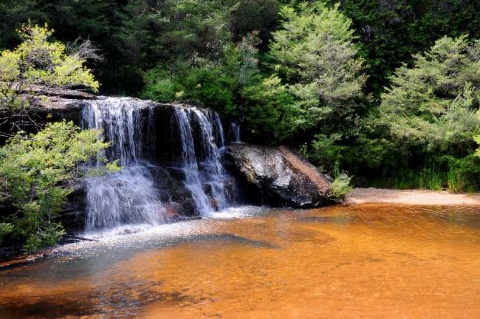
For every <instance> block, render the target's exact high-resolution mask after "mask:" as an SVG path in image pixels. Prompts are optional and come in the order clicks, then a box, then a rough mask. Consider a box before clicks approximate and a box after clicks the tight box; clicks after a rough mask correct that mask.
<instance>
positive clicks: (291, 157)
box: [226, 144, 331, 208]
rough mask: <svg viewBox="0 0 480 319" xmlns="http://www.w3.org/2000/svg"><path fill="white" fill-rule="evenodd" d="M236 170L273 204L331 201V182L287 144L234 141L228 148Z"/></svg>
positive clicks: (306, 205)
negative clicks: (263, 144)
mask: <svg viewBox="0 0 480 319" xmlns="http://www.w3.org/2000/svg"><path fill="white" fill-rule="evenodd" d="M226 154H227V158H228V159H229V160H230V162H231V165H232V166H233V169H234V170H235V171H236V172H237V174H238V175H239V176H240V177H241V178H242V179H243V180H244V182H246V184H247V186H248V187H250V190H252V188H253V192H252V191H250V194H252V193H254V194H256V195H257V198H258V197H260V198H261V200H262V201H263V202H264V203H266V204H268V205H272V206H292V207H301V208H310V207H319V206H322V205H326V204H327V203H328V202H329V199H328V195H329V194H330V192H331V181H330V180H329V179H328V178H327V177H326V176H325V175H323V174H322V173H320V171H319V170H318V169H317V168H316V167H315V166H313V165H312V164H310V163H309V162H308V161H306V160H305V159H304V158H302V157H301V156H300V155H299V154H297V153H295V152H293V151H292V150H290V149H288V148H287V147H284V146H281V147H276V148H274V147H265V146H257V145H249V144H233V145H230V146H229V147H228V148H227V153H226Z"/></svg>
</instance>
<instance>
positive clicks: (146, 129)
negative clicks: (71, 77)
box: [83, 98, 230, 231]
mask: <svg viewBox="0 0 480 319" xmlns="http://www.w3.org/2000/svg"><path fill="white" fill-rule="evenodd" d="M155 107H160V105H158V104H155V103H153V102H148V101H141V100H138V99H132V98H108V99H105V100H95V101H89V102H86V106H85V108H84V111H83V125H84V127H86V128H97V129H101V130H102V131H103V135H104V136H103V137H104V138H105V140H106V141H108V142H110V144H111V146H110V147H109V148H108V149H107V151H106V154H99V155H106V156H107V158H108V159H109V160H114V159H116V160H118V163H119V164H120V165H121V166H122V169H121V170H120V171H119V172H116V173H112V174H108V175H106V176H102V177H94V178H90V179H88V180H87V182H86V185H87V205H86V206H87V219H86V230H87V231H92V230H99V229H106V228H114V227H117V226H121V225H130V224H150V225H156V224H161V223H164V222H166V221H168V220H169V217H167V215H171V213H172V211H174V213H175V214H182V213H184V212H182V211H180V212H179V211H178V210H182V209H184V207H185V206H188V207H190V208H191V209H192V210H193V212H190V213H189V214H194V215H200V216H208V215H209V214H210V213H211V212H213V211H217V210H222V209H225V208H226V207H227V206H228V205H229V202H230V200H229V196H228V194H227V193H228V192H227V191H226V183H227V179H228V175H227V174H226V173H225V170H224V167H223V165H222V161H221V158H222V150H223V147H224V144H225V138H224V131H223V127H222V123H221V120H220V117H219V116H218V114H217V113H215V112H212V111H210V110H206V109H200V108H196V107H185V106H181V105H172V106H168V109H169V110H170V111H169V112H170V113H169V114H170V115H169V116H170V117H171V119H170V123H172V124H173V126H172V127H165V128H160V129H161V130H162V129H163V131H165V132H167V131H168V130H170V131H171V132H173V133H171V140H170V141H163V142H159V143H158V144H159V145H157V141H156V132H158V127H157V126H158V124H157V121H158V119H157V118H156V117H155V116H156V115H155V114H156V113H155ZM163 107H164V106H163ZM162 116H163V117H165V115H162ZM160 122H161V121H160ZM163 135H168V134H167V133H165V134H163ZM159 137H161V136H160V135H159ZM175 140H177V141H178V142H180V146H181V154H173V158H174V160H173V161H172V160H169V161H165V162H166V163H164V162H162V160H159V159H158V158H157V157H158V154H165V153H168V151H167V150H166V149H172V150H173V149H175V147H174V144H175V143H174V141H175ZM169 143H170V144H169ZM164 144H168V145H164ZM179 151H180V150H179ZM175 159H176V160H175ZM178 159H179V160H180V161H178ZM97 165H98V164H97ZM159 172H161V173H159ZM169 172H177V173H176V174H173V175H174V176H173V177H172V175H170V173H169ZM178 172H181V174H180V175H181V176H180V179H181V181H178V182H175V181H174V180H175V178H176V176H175V175H178ZM159 174H160V175H161V177H159ZM162 174H163V175H162ZM154 176H155V177H154ZM177 177H178V176H177ZM178 185H180V186H178ZM170 188H174V190H171V189H170ZM178 194H180V195H178ZM179 201H182V202H183V203H182V204H179V203H178V202H179ZM189 203H190V204H189ZM182 205H183V206H182ZM179 207H180V208H179Z"/></svg>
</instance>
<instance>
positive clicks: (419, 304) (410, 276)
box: [0, 205, 480, 319]
mask: <svg viewBox="0 0 480 319" xmlns="http://www.w3.org/2000/svg"><path fill="white" fill-rule="evenodd" d="M236 213H237V216H239V217H240V216H242V217H241V218H234V219H230V220H226V219H215V218H206V219H202V220H194V221H185V222H179V223H174V224H165V225H159V226H158V227H155V228H151V229H150V230H148V231H145V232H142V233H135V234H129V235H123V236H115V235H112V236H107V237H104V238H103V239H102V240H101V241H99V242H84V243H77V244H72V245H66V246H62V247H59V248H58V249H57V251H56V253H55V254H54V256H53V257H50V258H46V259H43V260H38V261H36V262H34V263H33V264H30V265H27V266H24V267H17V268H10V269H4V270H2V271H0V317H1V318H3V319H11V318H12V319H17V318H27V319H28V318H32V319H34V318H35V319H39V318H247V319H248V318H252V319H253V318H255V319H258V318H478V317H479V315H480V298H478V296H479V295H480V214H479V213H478V207H474V206H472V207H469V206H461V207H421V206H412V207H409V206H392V205H383V206H379V205H363V206H352V207H345V206H334V207H327V208H323V209H318V210H307V211H288V210H266V209H261V208H255V207H244V208H237V209H236Z"/></svg>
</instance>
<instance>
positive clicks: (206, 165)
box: [175, 107, 228, 216]
mask: <svg viewBox="0 0 480 319" xmlns="http://www.w3.org/2000/svg"><path fill="white" fill-rule="evenodd" d="M175 117H176V120H177V125H178V127H179V131H180V138H181V141H182V159H183V166H182V171H183V173H184V174H185V187H186V188H187V189H189V190H190V192H191V194H192V197H193V199H194V201H195V203H196V207H197V208H198V210H199V214H200V215H201V216H207V215H208V214H209V213H210V212H212V211H214V210H220V209H224V208H226V207H227V202H228V201H227V196H226V195H227V194H226V192H225V185H224V184H225V170H224V168H223V165H222V163H221V161H220V159H221V154H220V151H221V148H223V146H224V145H223V144H224V134H223V127H222V123H221V121H220V118H219V116H218V114H216V113H213V112H211V111H208V110H200V109H197V108H195V107H193V108H183V107H177V108H176V110H175ZM190 123H193V124H195V125H197V126H198V127H199V132H200V134H199V136H200V138H199V139H198V142H199V144H198V145H197V148H198V149H199V150H200V153H201V154H199V155H197V154H196V151H195V145H194V138H193V132H192V125H191V124H190ZM215 133H217V135H218V138H216V137H215ZM218 146H220V148H219V147H218ZM197 158H200V161H199V163H198V162H197ZM208 191H210V193H211V198H213V200H210V197H209V196H208V195H207V192H208Z"/></svg>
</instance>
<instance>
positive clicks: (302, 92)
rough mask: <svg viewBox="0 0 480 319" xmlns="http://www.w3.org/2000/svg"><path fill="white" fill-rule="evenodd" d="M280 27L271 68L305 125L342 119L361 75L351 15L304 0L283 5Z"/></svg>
mask: <svg viewBox="0 0 480 319" xmlns="http://www.w3.org/2000/svg"><path fill="white" fill-rule="evenodd" d="M280 14H281V16H282V18H283V23H282V25H281V29H280V30H278V31H276V32H274V33H273V41H272V43H271V45H270V54H271V56H272V57H273V58H274V59H275V60H276V61H277V65H276V66H275V69H276V70H277V71H278V74H279V75H280V77H281V78H282V79H283V80H284V81H285V83H287V87H288V90H289V92H290V93H291V94H293V95H294V96H295V97H296V107H297V108H298V109H299V110H301V112H302V116H304V117H305V119H306V120H305V121H304V123H303V125H304V126H305V127H306V128H309V127H315V126H316V125H318V124H319V123H321V122H322V121H326V120H335V121H337V120H340V121H344V120H345V119H347V118H348V117H349V116H351V114H352V112H354V109H355V107H356V105H357V103H356V102H355V101H354V100H355V99H356V98H359V97H361V96H362V87H363V85H364V83H365V79H366V78H365V76H364V75H362V74H361V72H362V69H363V61H362V59H360V58H358V57H357V54H358V48H357V46H356V45H355V44H354V43H353V42H352V40H353V39H354V37H353V30H352V29H351V21H350V20H349V19H348V18H346V17H345V16H344V15H343V14H342V13H341V12H340V11H339V10H338V6H335V7H333V8H328V7H327V6H325V5H324V4H323V3H322V2H320V1H316V2H314V3H307V2H302V3H300V4H299V5H298V8H292V7H283V8H282V10H281V12H280Z"/></svg>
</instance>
